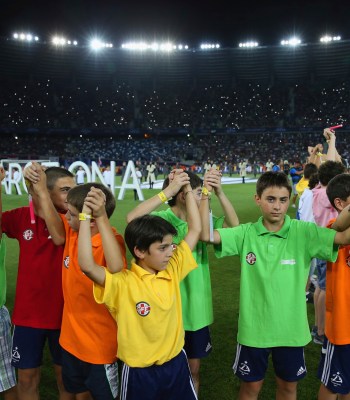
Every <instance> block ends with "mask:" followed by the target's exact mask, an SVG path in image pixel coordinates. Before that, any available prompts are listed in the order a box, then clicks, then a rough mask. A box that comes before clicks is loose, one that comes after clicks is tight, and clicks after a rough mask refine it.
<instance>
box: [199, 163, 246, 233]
mask: <svg viewBox="0 0 350 400" xmlns="http://www.w3.org/2000/svg"><path fill="white" fill-rule="evenodd" d="M221 179H222V174H221V172H220V171H218V170H217V169H211V170H209V171H208V172H207V173H206V174H205V176H204V186H205V185H206V182H207V183H208V184H209V185H210V186H211V187H212V188H213V189H214V193H215V195H216V197H217V198H218V200H219V202H220V205H221V208H222V211H223V212H224V216H225V221H224V228H229V227H233V226H237V225H239V219H238V216H237V214H236V211H235V209H234V207H233V205H232V203H231V202H230V200H229V199H228V197H227V196H226V194H225V193H224V191H223V189H222V184H221Z"/></svg>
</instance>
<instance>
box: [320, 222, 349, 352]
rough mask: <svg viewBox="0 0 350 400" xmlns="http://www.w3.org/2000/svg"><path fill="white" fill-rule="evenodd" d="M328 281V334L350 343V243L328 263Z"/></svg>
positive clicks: (338, 342)
mask: <svg viewBox="0 0 350 400" xmlns="http://www.w3.org/2000/svg"><path fill="white" fill-rule="evenodd" d="M334 221H335V219H332V220H331V221H330V222H329V224H328V227H329V228H330V227H331V226H332V224H333V222H334ZM326 281H327V285H326V326H325V333H326V336H327V338H328V340H329V341H330V342H331V343H333V344H336V345H344V344H350V290H349V284H350V245H347V246H340V247H339V252H338V259H337V261H336V262H335V263H330V262H328V263H327V275H326Z"/></svg>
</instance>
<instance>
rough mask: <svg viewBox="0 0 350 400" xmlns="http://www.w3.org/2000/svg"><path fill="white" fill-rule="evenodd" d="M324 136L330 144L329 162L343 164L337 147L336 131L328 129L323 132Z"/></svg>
mask: <svg viewBox="0 0 350 400" xmlns="http://www.w3.org/2000/svg"><path fill="white" fill-rule="evenodd" d="M323 136H324V137H325V138H326V139H327V143H328V151H327V160H328V161H337V162H341V157H340V155H339V153H338V151H337V148H336V146H335V142H336V137H335V133H334V131H332V130H330V129H328V128H327V129H325V130H324V131H323Z"/></svg>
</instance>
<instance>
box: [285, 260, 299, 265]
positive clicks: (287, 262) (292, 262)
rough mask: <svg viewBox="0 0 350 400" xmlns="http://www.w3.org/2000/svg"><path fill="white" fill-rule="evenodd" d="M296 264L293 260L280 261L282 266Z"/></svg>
mask: <svg viewBox="0 0 350 400" xmlns="http://www.w3.org/2000/svg"><path fill="white" fill-rule="evenodd" d="M296 263H297V262H296V261H295V260H281V264H282V265H294V264H296Z"/></svg>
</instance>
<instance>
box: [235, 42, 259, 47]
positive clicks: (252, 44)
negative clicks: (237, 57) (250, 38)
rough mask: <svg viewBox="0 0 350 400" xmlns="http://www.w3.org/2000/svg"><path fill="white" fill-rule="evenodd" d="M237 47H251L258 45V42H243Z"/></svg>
mask: <svg viewBox="0 0 350 400" xmlns="http://www.w3.org/2000/svg"><path fill="white" fill-rule="evenodd" d="M238 46H239V47H245V48H251V47H258V46H259V43H258V42H244V43H240V44H239V45H238Z"/></svg>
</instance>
